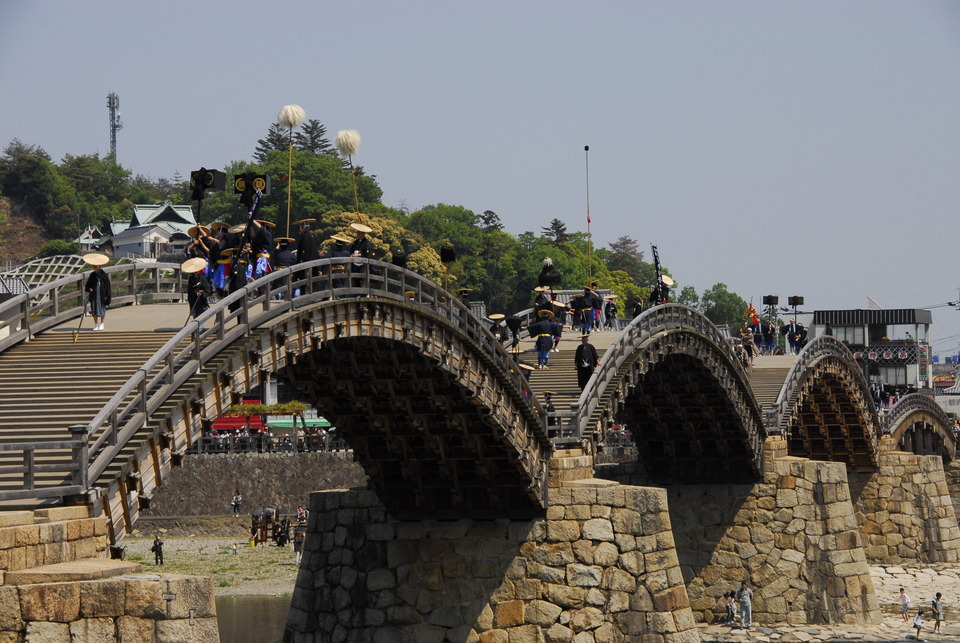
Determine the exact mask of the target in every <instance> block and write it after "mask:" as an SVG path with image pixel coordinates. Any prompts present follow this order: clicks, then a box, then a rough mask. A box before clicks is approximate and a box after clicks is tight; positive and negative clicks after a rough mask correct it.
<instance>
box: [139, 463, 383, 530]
mask: <svg viewBox="0 0 960 643" xmlns="http://www.w3.org/2000/svg"><path fill="white" fill-rule="evenodd" d="M366 480H367V476H366V474H365V473H364V472H363V468H362V467H361V466H360V465H359V464H357V463H356V462H354V461H353V454H352V453H243V454H209V455H206V454H205V455H187V456H185V457H184V458H183V464H182V465H181V466H179V467H177V468H175V469H174V470H173V471H172V472H171V474H170V475H169V476H167V477H166V478H165V479H164V481H163V486H161V487H159V488H157V490H156V491H155V492H154V494H153V498H151V500H150V508H149V509H147V510H145V511H143V512H142V513H143V515H145V516H216V515H227V514H229V513H230V512H231V509H230V500H231V498H233V490H234V489H236V488H239V490H240V495H241V496H243V511H244V514H245V515H246V516H247V517H248V518H249V516H250V511H251V510H252V509H254V508H256V507H262V506H264V505H276V504H279V505H280V508H281V510H282V511H283V512H284V513H285V514H292V513H295V512H296V509H297V505H303V506H304V507H305V506H307V503H308V502H310V494H311V493H312V492H314V491H317V490H318V489H346V488H350V487H358V486H363V485H365V484H366Z"/></svg>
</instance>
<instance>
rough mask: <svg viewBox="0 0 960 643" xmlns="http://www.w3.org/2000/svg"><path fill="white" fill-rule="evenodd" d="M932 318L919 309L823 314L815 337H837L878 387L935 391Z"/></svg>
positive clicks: (816, 319)
mask: <svg viewBox="0 0 960 643" xmlns="http://www.w3.org/2000/svg"><path fill="white" fill-rule="evenodd" d="M932 323H933V314H932V313H931V312H930V311H929V310H923V309H919V308H898V309H891V310H872V309H857V310H818V311H815V312H814V313H813V324H812V328H811V331H812V332H811V333H810V334H811V337H816V336H819V335H823V334H832V335H833V337H835V338H836V339H838V340H840V341H841V342H843V343H844V344H846V345H847V347H848V348H849V349H850V351H851V352H852V353H853V356H854V357H855V358H856V360H857V361H858V362H859V363H860V364H861V365H862V366H863V373H864V376H865V377H866V378H867V380H868V381H870V382H871V383H874V384H879V383H880V382H883V385H884V387H886V388H889V389H892V390H893V391H897V392H922V391H923V390H924V389H931V391H930V392H931V393H932V387H933V384H932V382H933V367H932V352H931V350H930V325H931V324H932Z"/></svg>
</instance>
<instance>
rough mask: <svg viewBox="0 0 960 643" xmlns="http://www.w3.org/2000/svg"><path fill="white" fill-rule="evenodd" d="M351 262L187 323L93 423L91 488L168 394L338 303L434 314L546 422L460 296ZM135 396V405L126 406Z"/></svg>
mask: <svg viewBox="0 0 960 643" xmlns="http://www.w3.org/2000/svg"><path fill="white" fill-rule="evenodd" d="M345 263H347V262H346V261H345V259H344V258H333V259H330V258H328V259H318V260H316V261H311V262H308V263H303V264H298V265H297V266H295V267H294V268H292V269H291V268H284V269H282V270H278V271H275V272H271V273H269V274H268V275H266V276H264V277H261V278H260V279H258V280H256V281H254V282H252V283H250V284H248V285H246V286H245V287H244V288H243V289H241V290H239V291H237V292H234V293H232V294H230V295H228V296H227V297H225V298H223V299H221V300H220V301H219V302H217V303H216V304H215V305H213V306H212V307H211V308H210V309H208V310H207V311H206V312H204V313H203V314H202V315H200V316H199V317H198V318H197V319H195V320H191V321H190V322H188V323H187V324H186V325H185V326H184V328H183V329H181V330H180V331H179V332H177V333H176V334H175V335H174V336H173V337H171V338H170V339H169V340H168V341H167V342H166V344H164V345H163V347H161V348H160V350H158V351H157V352H156V353H155V354H154V355H153V356H151V357H150V358H149V359H148V360H147V361H146V362H145V363H144V364H143V366H141V367H140V369H138V370H137V372H136V373H134V374H133V375H132V376H131V377H130V378H129V379H128V380H127V382H126V383H124V385H123V386H121V387H120V388H119V389H118V390H117V392H116V393H115V394H114V395H113V397H112V398H111V399H110V400H109V401H108V402H107V404H106V405H104V406H103V408H101V410H100V411H99V412H98V413H97V415H96V416H95V417H94V418H93V420H92V421H91V422H90V424H89V426H90V431H91V433H90V441H91V442H90V448H89V453H90V460H88V462H87V465H88V467H89V471H88V478H87V479H88V480H89V481H90V484H93V483H94V482H95V481H96V480H97V479H98V478H99V476H100V475H101V474H102V473H103V472H104V471H105V470H106V468H107V467H108V466H109V464H110V462H112V461H113V459H114V458H115V457H116V455H117V454H118V453H119V452H120V450H121V449H122V448H123V447H124V446H125V444H126V443H127V441H129V440H130V439H131V438H132V437H133V436H134V434H136V432H137V431H139V430H140V429H141V428H142V427H143V426H144V425H146V423H147V422H149V420H150V416H151V415H152V414H153V413H155V412H156V410H157V409H158V408H160V406H161V405H162V404H163V402H164V401H165V400H166V399H167V398H168V397H169V395H170V394H171V393H173V392H174V391H175V390H176V389H177V388H178V387H179V386H180V385H181V384H182V383H183V382H185V381H186V380H187V379H189V378H190V377H192V376H193V375H195V374H196V373H197V372H198V371H199V370H200V369H201V368H202V367H203V365H204V364H205V363H206V362H208V361H209V360H210V359H212V358H213V357H214V356H215V355H216V354H217V353H218V352H219V351H220V350H222V349H224V348H226V347H227V346H229V345H230V344H231V343H232V342H233V341H235V340H236V339H238V338H239V337H242V336H245V335H248V334H249V333H250V332H251V331H252V330H254V329H256V328H257V327H259V326H261V325H264V324H266V323H267V322H269V321H271V320H272V319H274V318H276V317H278V316H280V315H283V314H285V313H288V312H291V311H294V310H297V309H300V308H303V307H305V306H307V305H310V304H312V303H315V302H318V301H322V300H327V299H331V298H334V297H336V298H347V297H376V298H382V299H390V300H393V301H399V302H404V303H407V304H410V305H416V306H420V307H422V308H425V309H428V310H429V312H430V313H431V314H432V315H434V316H436V317H438V318H440V319H441V320H442V321H444V322H445V323H447V324H450V325H452V326H454V327H456V328H458V329H459V330H460V331H461V332H463V333H464V334H465V335H466V337H467V338H469V340H470V341H472V342H474V343H475V344H476V345H477V346H478V348H479V349H481V350H483V351H486V353H487V354H489V355H490V356H491V359H493V360H496V361H497V362H498V363H499V364H501V365H502V367H501V369H500V370H501V373H502V374H503V375H504V376H505V377H506V378H508V379H509V380H510V381H511V382H512V383H513V385H514V386H515V390H516V391H517V393H518V399H523V400H524V401H525V403H526V404H527V405H529V407H530V412H531V413H533V414H536V416H537V417H542V415H543V414H542V410H541V407H540V405H539V403H538V402H537V401H536V399H535V398H533V396H523V391H528V390H529V386H528V384H527V383H526V380H525V379H524V378H523V376H522V374H521V373H520V372H519V369H512V368H510V367H509V364H510V363H511V358H510V356H509V354H508V353H507V351H506V349H505V348H504V347H503V346H502V344H501V343H500V342H499V341H497V340H496V338H494V336H493V335H492V334H491V333H490V331H489V329H488V328H487V327H486V326H485V325H484V323H483V322H482V320H480V319H479V318H477V317H476V316H475V315H474V314H473V313H472V312H470V310H469V309H468V308H467V307H466V306H464V305H463V304H462V303H461V302H460V301H459V300H458V298H457V297H455V296H453V295H451V294H450V293H448V292H446V291H445V290H443V289H442V288H440V287H439V286H437V285H436V284H434V283H433V282H431V281H429V280H428V279H426V278H424V277H422V276H421V275H419V274H417V273H415V272H411V271H409V270H407V269H405V268H401V267H399V266H394V265H392V264H386V263H383V262H380V261H376V260H372V259H365V258H350V259H349V266H350V268H349V270H351V271H350V272H346V273H335V272H333V270H332V267H333V266H342V265H344V264H345ZM315 272H319V273H321V274H314V273H315ZM297 293H299V294H297ZM406 293H412V295H413V296H412V297H408V296H407V294H406ZM294 295H296V296H294ZM280 297H282V299H281V298H280ZM235 303H240V304H242V305H240V306H239V307H237V308H236V310H232V311H231V310H230V306H231V304H235ZM133 393H136V395H135V396H133V399H132V400H130V401H126V400H127V398H128V397H130V396H131V394H133ZM2 497H3V494H2V493H0V498H2Z"/></svg>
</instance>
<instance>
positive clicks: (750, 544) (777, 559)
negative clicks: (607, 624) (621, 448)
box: [599, 437, 880, 624]
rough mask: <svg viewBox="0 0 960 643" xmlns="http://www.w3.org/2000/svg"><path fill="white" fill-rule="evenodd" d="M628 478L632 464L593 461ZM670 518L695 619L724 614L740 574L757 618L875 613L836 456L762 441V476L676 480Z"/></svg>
mask: <svg viewBox="0 0 960 643" xmlns="http://www.w3.org/2000/svg"><path fill="white" fill-rule="evenodd" d="M599 470H600V471H604V473H603V475H615V476H617V478H618V479H626V480H628V481H629V479H630V471H631V468H630V467H623V466H618V467H599ZM667 492H668V497H669V503H670V517H671V521H672V524H673V536H674V540H675V542H676V547H677V555H678V557H679V560H680V563H681V566H682V570H683V575H684V582H685V584H686V589H687V594H688V596H689V598H690V605H691V608H692V609H693V611H694V614H695V615H696V617H697V619H698V620H705V621H708V622H709V621H712V620H714V619H716V618H718V617H719V616H720V615H721V614H723V608H722V606H721V604H722V599H721V597H722V596H723V594H724V593H728V592H730V591H731V590H735V589H739V587H740V582H741V581H743V580H746V581H747V582H748V583H749V585H750V587H751V588H752V589H753V591H754V593H755V596H754V604H753V617H754V620H755V621H756V622H758V623H764V622H767V623H773V622H787V623H797V624H799V623H872V622H876V621H877V620H878V619H879V617H880V608H879V603H878V601H877V597H876V595H875V591H874V587H873V582H872V580H871V578H870V569H869V565H868V563H867V558H866V555H865V553H864V550H863V543H862V541H861V536H860V533H859V531H858V524H857V518H856V514H855V511H854V506H853V503H852V502H851V498H850V490H849V486H848V484H847V472H846V467H845V465H844V464H842V463H833V462H820V461H813V460H807V459H804V458H795V457H789V456H786V442H785V441H784V440H783V439H782V438H779V437H771V438H767V440H766V443H765V445H764V470H763V480H762V481H761V482H759V483H756V484H753V485H749V484H729V485H723V484H720V485H675V486H672V487H670V488H669V489H668V490H667Z"/></svg>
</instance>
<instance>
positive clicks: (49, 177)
mask: <svg viewBox="0 0 960 643" xmlns="http://www.w3.org/2000/svg"><path fill="white" fill-rule="evenodd" d="M56 177H57V168H56V166H55V165H54V164H53V163H52V162H51V161H50V155H49V154H47V153H46V151H44V149H43V148H42V147H39V146H36V145H25V144H24V143H23V142H21V141H20V140H19V139H16V138H15V139H13V140H12V141H11V142H10V143H9V144H8V145H7V146H6V147H5V148H4V150H3V157H0V192H2V193H3V195H4V196H6V197H9V198H10V199H12V200H13V201H15V202H16V203H18V204H19V205H20V206H22V207H23V208H25V209H26V212H27V213H28V214H29V215H30V216H32V217H33V218H34V219H36V220H37V221H38V222H40V223H43V221H44V219H45V217H46V215H47V213H48V212H50V210H52V209H53V208H54V198H53V197H54V189H55V183H56Z"/></svg>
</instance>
